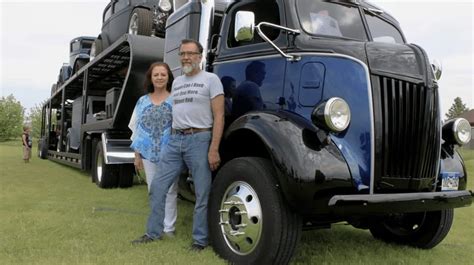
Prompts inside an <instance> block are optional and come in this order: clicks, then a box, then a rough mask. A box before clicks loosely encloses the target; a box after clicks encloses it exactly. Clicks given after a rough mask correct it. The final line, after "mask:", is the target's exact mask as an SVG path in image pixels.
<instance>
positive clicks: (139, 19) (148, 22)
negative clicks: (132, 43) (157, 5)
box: [128, 8, 153, 36]
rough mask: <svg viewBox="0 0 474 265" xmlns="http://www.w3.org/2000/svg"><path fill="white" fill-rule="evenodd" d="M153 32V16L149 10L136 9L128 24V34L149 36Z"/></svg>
mask: <svg viewBox="0 0 474 265" xmlns="http://www.w3.org/2000/svg"><path fill="white" fill-rule="evenodd" d="M152 31H153V14H152V13H151V11H150V10H148V9H144V8H136V9H135V10H133V12H132V15H131V16H130V21H129V23H128V34H131V35H143V36H151V33H152Z"/></svg>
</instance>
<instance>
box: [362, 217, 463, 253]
mask: <svg viewBox="0 0 474 265" xmlns="http://www.w3.org/2000/svg"><path fill="white" fill-rule="evenodd" d="M453 218H454V210H453V209H447V210H441V211H434V212H421V213H405V214H397V215H394V216H390V217H387V218H384V219H383V220H379V221H378V222H374V223H373V224H372V225H371V227H370V232H371V233H372V235H373V236H374V238H377V239H380V240H383V241H385V242H389V243H396V244H401V245H410V246H414V247H417V248H422V249H431V248H433V247H435V246H436V245H438V244H439V243H440V242H441V241H442V240H443V239H444V238H445V237H446V235H447V234H448V232H449V230H450V229H451V225H452V223H453Z"/></svg>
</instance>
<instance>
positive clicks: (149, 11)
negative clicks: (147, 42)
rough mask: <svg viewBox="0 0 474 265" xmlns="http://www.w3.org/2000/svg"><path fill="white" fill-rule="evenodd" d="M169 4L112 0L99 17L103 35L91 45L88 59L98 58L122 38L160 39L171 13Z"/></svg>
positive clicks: (167, 0)
mask: <svg viewBox="0 0 474 265" xmlns="http://www.w3.org/2000/svg"><path fill="white" fill-rule="evenodd" d="M172 8H173V4H172V1H170V0H111V1H110V3H109V4H108V5H107V6H106V7H105V9H104V13H103V15H102V32H101V33H100V34H99V36H98V37H97V38H96V39H95V41H94V43H93V45H92V51H91V56H93V57H95V56H97V55H99V54H100V53H101V52H102V51H103V50H105V49H106V48H107V47H109V46H110V45H111V44H112V43H114V42H115V41H116V40H118V39H119V38H120V37H121V36H122V35H123V34H126V33H128V34H132V35H143V36H158V37H164V36H160V35H159V34H158V32H164V31H163V30H157V29H159V28H164V26H165V23H166V18H167V16H168V14H169V13H170V12H171V11H172Z"/></svg>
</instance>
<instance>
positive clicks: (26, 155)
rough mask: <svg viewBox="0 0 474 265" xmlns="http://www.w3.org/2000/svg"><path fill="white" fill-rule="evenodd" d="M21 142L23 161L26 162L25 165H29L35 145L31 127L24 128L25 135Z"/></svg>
mask: <svg viewBox="0 0 474 265" xmlns="http://www.w3.org/2000/svg"><path fill="white" fill-rule="evenodd" d="M21 141H22V143H23V161H25V163H29V162H30V158H31V146H32V145H33V142H32V141H31V138H30V127H28V126H23V135H22V136H21Z"/></svg>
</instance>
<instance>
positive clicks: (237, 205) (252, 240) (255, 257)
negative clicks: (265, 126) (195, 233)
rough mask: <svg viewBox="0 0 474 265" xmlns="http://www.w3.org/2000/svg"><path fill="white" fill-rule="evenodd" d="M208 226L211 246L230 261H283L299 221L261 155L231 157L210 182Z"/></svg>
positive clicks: (288, 255)
mask: <svg viewBox="0 0 474 265" xmlns="http://www.w3.org/2000/svg"><path fill="white" fill-rule="evenodd" d="M208 213H209V230H210V237H211V241H212V246H213V248H214V250H215V251H216V252H217V253H218V254H219V255H220V256H221V257H223V258H225V259H227V260H229V261H230V262H231V263H235V264H287V263H289V261H290V259H291V257H292V256H293V253H294V250H295V247H296V245H297V243H298V241H299V238H300V234H301V225H302V221H301V218H300V216H299V215H298V214H296V213H294V212H292V211H291V210H290V209H289V208H288V206H287V204H286V202H285V201H284V199H283V197H282V194H281V191H280V190H279V188H278V185H277V182H276V180H275V171H274V169H273V167H272V165H271V163H270V161H268V160H267V159H263V158H258V157H246V158H236V159H233V160H231V161H229V162H228V163H227V164H225V165H224V166H223V167H222V169H221V170H219V173H218V174H217V177H216V179H215V181H214V183H213V184H212V189H211V194H210V199H209V211H208Z"/></svg>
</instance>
